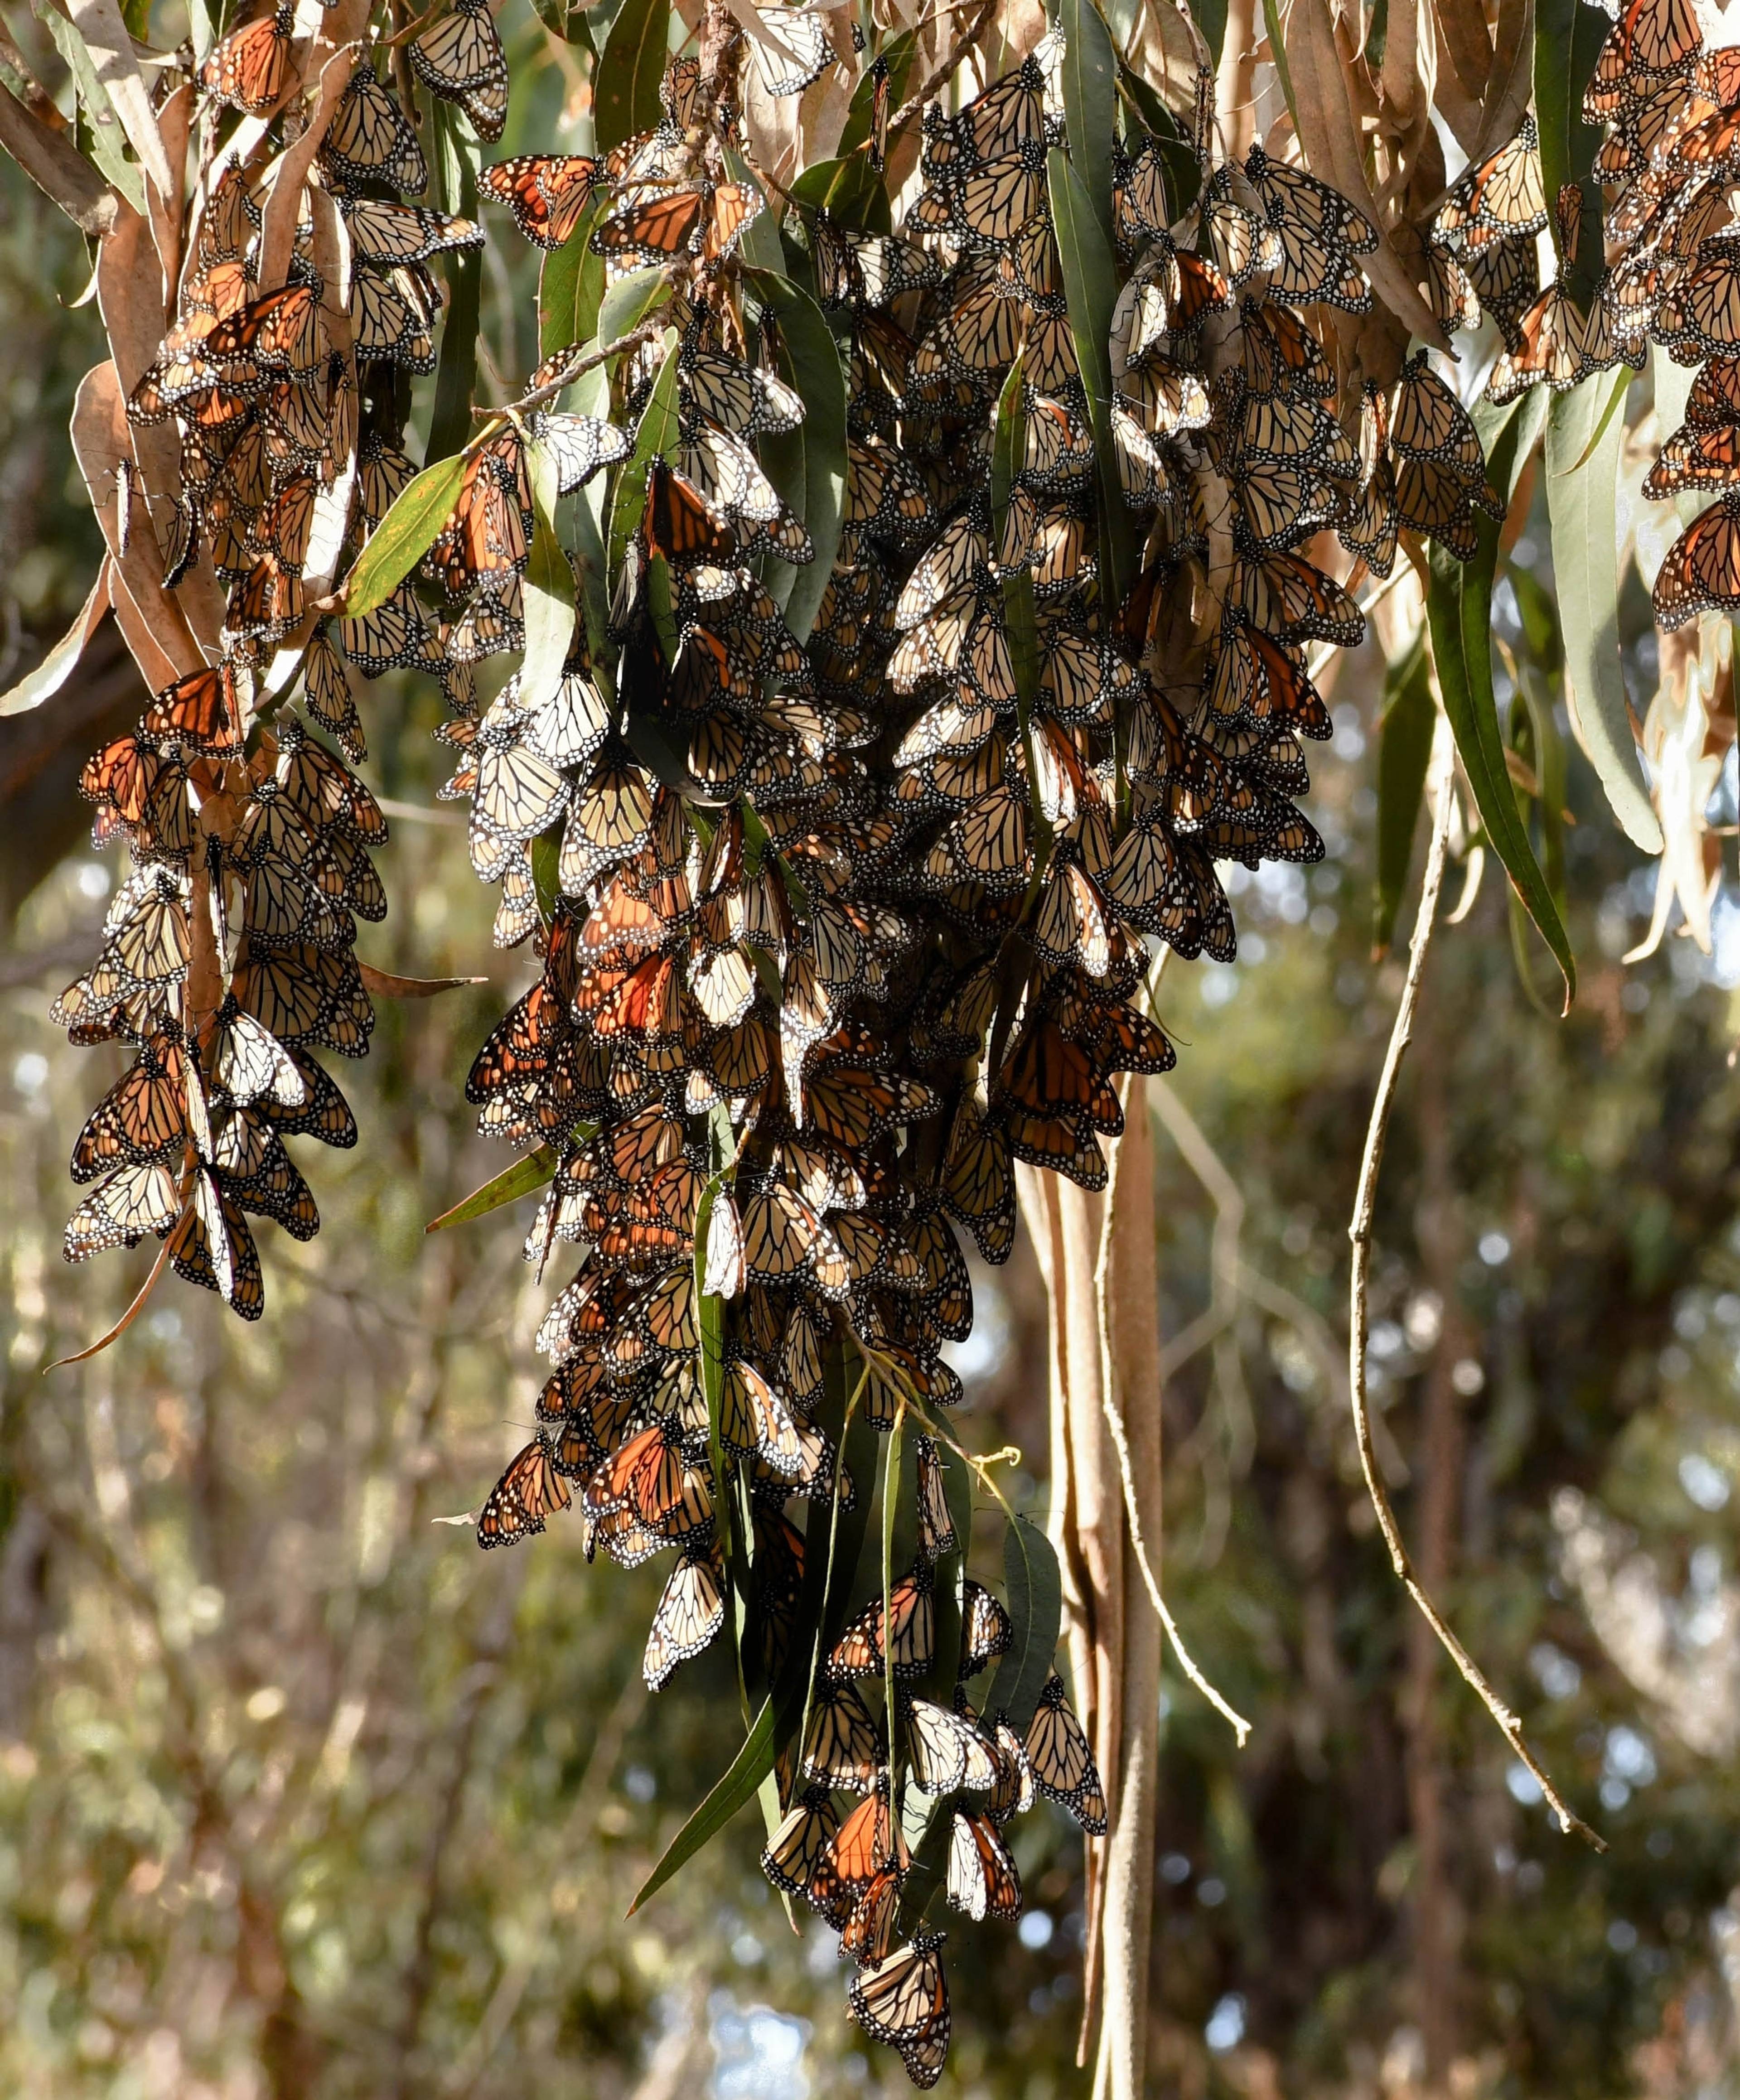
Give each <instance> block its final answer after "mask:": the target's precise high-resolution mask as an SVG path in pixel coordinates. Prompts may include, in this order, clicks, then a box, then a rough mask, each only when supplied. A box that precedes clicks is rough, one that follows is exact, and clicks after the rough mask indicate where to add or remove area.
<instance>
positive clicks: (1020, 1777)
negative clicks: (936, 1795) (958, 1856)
mask: <svg viewBox="0 0 1740 2100" xmlns="http://www.w3.org/2000/svg"><path fill="white" fill-rule="evenodd" d="M991 1733H992V1736H993V1739H994V1740H995V1742H996V1751H997V1783H996V1785H995V1786H994V1787H993V1788H992V1789H991V1797H990V1798H989V1800H987V1802H986V1803H985V1813H986V1814H987V1815H988V1816H989V1817H990V1818H991V1821H992V1822H993V1823H996V1824H1005V1823H1007V1822H1008V1821H1009V1818H1010V1817H1011V1816H1012V1815H1026V1814H1027V1811H1028V1810H1029V1809H1030V1808H1031V1807H1032V1806H1033V1803H1034V1801H1035V1798H1036V1792H1035V1789H1034V1785H1033V1767H1031V1765H1030V1764H1029V1763H1028V1762H1027V1745H1026V1744H1025V1743H1023V1742H1022V1740H1021V1738H1020V1736H1018V1735H1017V1734H1016V1733H1015V1732H1014V1729H1013V1728H1012V1727H1010V1726H1009V1723H1008V1722H1007V1721H1005V1719H1003V1718H1002V1717H1001V1715H999V1716H998V1718H997V1720H996V1724H995V1726H994V1727H993V1729H992V1731H991Z"/></svg>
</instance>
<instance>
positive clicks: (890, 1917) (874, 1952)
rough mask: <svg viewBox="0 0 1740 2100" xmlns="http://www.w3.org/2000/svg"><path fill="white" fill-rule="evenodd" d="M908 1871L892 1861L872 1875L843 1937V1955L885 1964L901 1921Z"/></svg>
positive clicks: (853, 1907)
mask: <svg viewBox="0 0 1740 2100" xmlns="http://www.w3.org/2000/svg"><path fill="white" fill-rule="evenodd" d="M905 1880H906V1876H905V1871H904V1869H903V1868H902V1867H901V1866H900V1865H899V1864H897V1863H895V1862H894V1861H890V1864H888V1865H887V1866H885V1867H882V1868H878V1870H877V1872H876V1873H874V1874H872V1876H871V1877H870V1879H869V1880H868V1882H866V1883H865V1884H864V1886H863V1890H862V1891H861V1892H860V1893H859V1897H858V1899H857V1901H856V1902H855V1904H853V1906H852V1911H851V1915H850V1917H848V1918H847V1920H846V1924H845V1926H844V1927H843V1929H842V1930H841V1934H840V1952H841V1953H842V1954H846V1955H850V1957H851V1958H852V1960H853V1961H856V1962H859V1964H864V1963H869V1962H876V1961H885V1960H886V1959H887V1957H888V1952H889V1950H890V1948H891V1947H892V1946H893V1944H894V1931H895V1928H896V1926H898V1925H899V1920H900V1897H901V1892H902V1890H903V1887H904V1886H905Z"/></svg>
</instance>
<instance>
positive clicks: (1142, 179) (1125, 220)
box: [1111, 133, 1218, 254]
mask: <svg viewBox="0 0 1740 2100" xmlns="http://www.w3.org/2000/svg"><path fill="white" fill-rule="evenodd" d="M1111 154H1112V160H1111V181H1112V188H1111V209H1112V223H1113V225H1114V227H1115V231H1116V233H1117V236H1118V244H1119V245H1120V248H1122V249H1124V252H1125V253H1126V254H1133V253H1135V251H1136V250H1137V249H1140V248H1142V247H1143V246H1144V245H1146V243H1147V242H1149V241H1150V240H1164V239H1165V238H1166V237H1167V229H1168V227H1170V225H1171V224H1172V221H1173V212H1172V207H1171V205H1169V203H1168V201H1167V195H1166V175H1165V170H1164V164H1163V162H1162V160H1161V157H1160V146H1159V140H1158V139H1153V138H1150V137H1149V136H1148V135H1146V133H1144V134H1143V135H1142V143H1141V144H1140V145H1139V146H1138V147H1137V149H1136V151H1135V152H1133V153H1132V152H1129V151H1128V149H1127V148H1126V147H1125V146H1124V144H1123V143H1122V142H1121V141H1120V140H1119V139H1113V140H1112V143H1111ZM1217 172H1218V171H1217Z"/></svg>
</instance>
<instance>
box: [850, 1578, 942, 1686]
mask: <svg viewBox="0 0 1740 2100" xmlns="http://www.w3.org/2000/svg"><path fill="white" fill-rule="evenodd" d="M885 1626H887V1627H888V1628H891V1629H892V1631H891V1632H889V1633H885ZM935 1632H936V1615H935V1606H934V1599H933V1596H932V1594H931V1582H930V1569H929V1568H928V1567H925V1566H922V1565H921V1566H920V1567H918V1568H915V1569H914V1570H913V1571H912V1573H911V1574H910V1575H905V1576H903V1577H901V1579H900V1580H899V1582H896V1583H895V1585H894V1588H893V1589H892V1590H890V1592H889V1596H888V1609H887V1612H886V1616H885V1615H884V1612H883V1608H882V1600H881V1598H879V1597H878V1598H877V1599H873V1600H872V1602H871V1603H870V1604H867V1605H866V1606H865V1607H864V1608H863V1611H862V1612H859V1615H858V1617H856V1618H855V1619H854V1620H853V1621H852V1622H851V1623H850V1626H847V1628H846V1631H845V1632H844V1633H843V1634H841V1636H840V1638H839V1639H838V1640H837V1641H836V1642H835V1643H834V1645H833V1648H832V1650H831V1651H830V1652H829V1654H828V1661H827V1670H828V1675H829V1676H830V1677H831V1678H835V1679H839V1678H850V1677H874V1676H878V1675H880V1674H881V1670H882V1668H883V1662H884V1643H885V1640H886V1641H887V1643H888V1647H889V1651H890V1657H891V1661H892V1665H893V1669H894V1674H895V1676H896V1677H921V1676H922V1675H923V1674H924V1673H925V1670H928V1669H929V1668H930V1656H931V1652H932V1648H933V1647H934V1641H935Z"/></svg>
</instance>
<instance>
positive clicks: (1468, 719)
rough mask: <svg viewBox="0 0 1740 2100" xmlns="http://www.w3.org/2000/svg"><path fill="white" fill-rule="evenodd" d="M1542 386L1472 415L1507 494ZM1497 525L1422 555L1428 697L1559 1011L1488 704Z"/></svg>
mask: <svg viewBox="0 0 1740 2100" xmlns="http://www.w3.org/2000/svg"><path fill="white" fill-rule="evenodd" d="M1541 392H1542V390H1541V389H1539V388H1536V389H1535V390H1533V391H1532V392H1530V393H1529V394H1526V395H1524V396H1523V398H1522V399H1521V401H1520V402H1517V403H1514V404H1511V406H1510V407H1509V408H1507V409H1505V410H1503V411H1491V410H1486V409H1483V410H1482V411H1481V412H1477V414H1476V417H1475V424H1476V427H1477V429H1478V430H1480V433H1481V438H1482V443H1483V445H1484V448H1485V450H1486V464H1487V472H1488V474H1489V476H1490V479H1491V481H1492V483H1493V485H1494V486H1495V487H1496V488H1498V489H1499V490H1500V491H1502V492H1504V494H1505V496H1507V497H1508V496H1509V494H1510V492H1512V491H1513V489H1514V488H1515V487H1516V484H1517V476H1518V475H1519V474H1521V470H1522V465H1523V462H1524V461H1525V460H1526V458H1527V457H1528V455H1529V453H1530V452H1531V451H1532V450H1533V449H1534V445H1535V439H1536V437H1537V436H1538V435H1539V430H1540V425H1541V422H1542V420H1543V417H1544V416H1545V413H1546V408H1545V404H1543V401H1542V400H1541V398H1540V397H1541ZM1479 532H1480V544H1479V547H1478V549H1477V552H1476V554H1475V556H1474V558H1473V560H1472V561H1470V562H1466V563H1464V562H1458V561H1457V560H1456V559H1455V557H1454V556H1453V555H1451V554H1447V553H1446V551H1445V550H1444V549H1442V547H1438V546H1434V547H1433V549H1432V581H1431V587H1430V589H1429V590H1428V592H1427V594H1426V613H1427V626H1428V631H1429V633H1430V635H1431V638H1432V660H1433V668H1435V669H1436V671H1437V682H1438V691H1439V693H1440V695H1442V699H1443V702H1444V711H1445V712H1446V714H1447V715H1448V716H1449V717H1450V726H1451V730H1452V731H1453V732H1454V734H1455V739H1456V750H1457V752H1458V755H1459V756H1460V758H1461V760H1462V765H1463V770H1464V773H1465V774H1467V776H1468V785H1469V787H1470V788H1471V789H1472V790H1473V796H1474V802H1475V806H1476V808H1477V810H1478V811H1479V813H1480V818H1481V822H1482V824H1483V825H1484V826H1485V827H1486V836H1487V839H1488V840H1489V842H1490V845H1491V846H1492V849H1493V850H1494V851H1495V853H1496V854H1497V855H1498V857H1499V860H1500V861H1501V862H1503V863H1504V870H1505V872H1506V873H1507V874H1508V876H1509V877H1510V879H1511V880H1512V881H1513V883H1514V884H1515V885H1516V887H1517V893H1518V895H1519V896H1520V897H1521V899H1522V902H1523V903H1524V905H1525V906H1526V907H1527V910H1528V913H1529V915H1530V918H1531V919H1533V920H1534V921H1535V925H1536V926H1537V927H1538V928H1539V931H1540V934H1541V937H1542V938H1543V940H1544V941H1545V942H1546V943H1547V946H1548V947H1549V948H1550V949H1551V950H1552V954H1553V957H1554V960H1556V961H1557V964H1558V965H1559V968H1560V970H1561V973H1562V974H1563V976H1564V978H1565V1003H1566V1007H1567V1008H1569V1006H1570V1002H1571V999H1572V998H1573V997H1574V995H1575V992H1576V988H1577V964H1576V960H1575V958H1574V956H1573V955H1572V953H1571V947H1570V939H1569V937H1567V935H1566V931H1565V927H1564V924H1563V921H1562V920H1561V918H1560V916H1559V912H1558V907H1557V905H1556V904H1555V903H1554V902H1553V900H1552V893H1551V892H1550V891H1549V890H1548V887H1547V883H1546V880H1545V877H1544V876H1543V874H1542V872H1541V869H1540V864H1539V862H1538V861H1537V860H1536V859H1535V849H1534V848H1533V846H1532V845H1530V842H1529V835H1528V832H1526V829H1525V828H1524V827H1523V824H1522V822H1521V818H1519V817H1518V815H1517V803H1516V798H1515V796H1513V793H1512V792H1511V781H1510V774H1509V770H1508V766H1507V765H1506V763H1505V759H1504V738H1503V736H1502V735H1501V734H1500V731H1499V717H1498V700H1497V696H1496V695H1495V691H1494V689H1493V682H1492V585H1493V577H1494V575H1495V571H1496V569H1497V566H1498V553H1499V527H1498V526H1497V525H1495V523H1493V522H1492V520H1491V519H1490V518H1482V519H1481V520H1480V521H1479Z"/></svg>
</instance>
